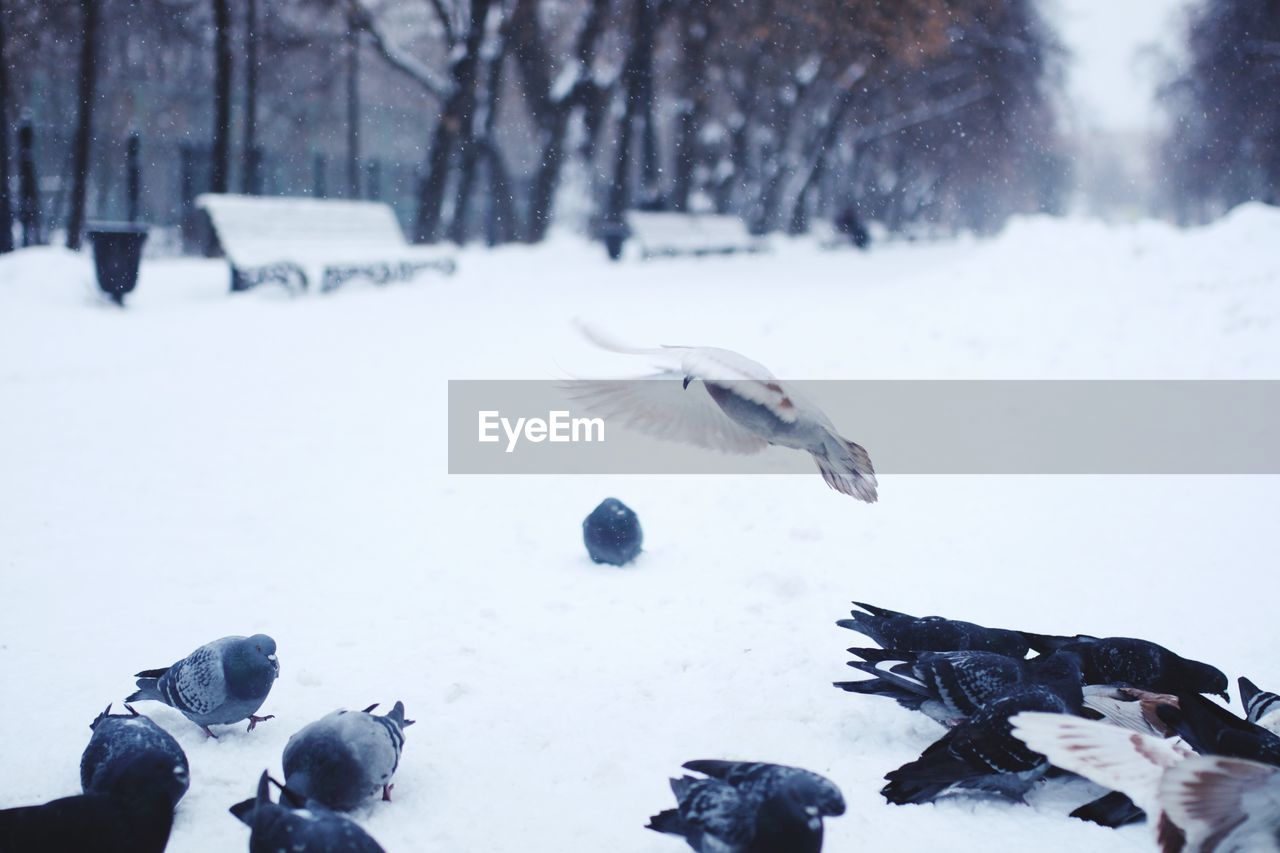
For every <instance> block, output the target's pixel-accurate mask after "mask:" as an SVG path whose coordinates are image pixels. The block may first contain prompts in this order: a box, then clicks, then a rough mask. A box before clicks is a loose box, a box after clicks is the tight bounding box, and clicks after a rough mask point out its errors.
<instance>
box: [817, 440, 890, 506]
mask: <svg viewBox="0 0 1280 853" xmlns="http://www.w3.org/2000/svg"><path fill="white" fill-rule="evenodd" d="M813 461H814V462H816V463H818V471H820V472H821V473H822V479H824V480H826V481H827V485H828V486H830V487H831V488H833V489H835V490H836V491H837V492H840V493H841V494H845V495H849V496H850V497H853V498H857V499H858V500H860V501H866V502H867V503H869V504H872V503H875V502H876V498H877V495H876V486H877V485H878V484H877V482H876V472H875V469H874V468H873V467H871V457H870V456H869V455H867V451H866V450H864V449H863V448H862V446H861V445H858V444H854V443H853V442H852V441H848V440H846V439H843V438H840V437H839V436H835V435H833V436H831V440H828V441H827V443H826V453H825V454H824V455H822V456H818V455H814V457H813Z"/></svg>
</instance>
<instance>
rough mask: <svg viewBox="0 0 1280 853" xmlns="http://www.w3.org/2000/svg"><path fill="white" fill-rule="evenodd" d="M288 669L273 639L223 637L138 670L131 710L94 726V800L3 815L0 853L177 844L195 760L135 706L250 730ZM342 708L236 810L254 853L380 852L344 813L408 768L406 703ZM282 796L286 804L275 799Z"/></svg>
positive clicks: (90, 791)
mask: <svg viewBox="0 0 1280 853" xmlns="http://www.w3.org/2000/svg"><path fill="white" fill-rule="evenodd" d="M279 672H280V664H279V661H278V660H277V659H276V644H275V641H274V640H272V639H271V638H270V637H268V636H266V635H265V634H255V635H254V636H252V637H223V638H222V639H220V640H214V641H213V642H211V643H208V644H206V645H203V646H201V647H200V648H198V649H196V650H195V651H194V652H192V653H191V654H189V655H187V656H186V657H185V658H183V659H182V660H180V661H178V662H177V663H175V664H173V665H172V666H169V667H166V668H164V669H154V670H146V671H144V672H140V673H138V675H137V678H138V682H137V686H138V690H137V692H135V693H134V694H132V695H131V696H129V697H128V698H127V699H126V700H125V706H124V707H125V710H126V712H127V713H124V714H112V713H111V706H110V705H108V706H107V709H106V710H105V711H103V712H102V713H101V714H99V715H98V717H97V718H96V719H95V720H94V721H93V722H92V723H91V724H90V729H92V732H93V734H92V736H91V737H90V738H89V744H88V746H86V747H85V750H84V753H83V755H82V756H81V758H80V782H81V786H82V788H83V789H84V793H82V794H79V795H76V796H71V797H64V798H62V799H58V800H53V801H52V802H48V803H45V804H43V805H38V806H26V807H21V808H12V809H5V810H3V811H0V853H48V852H49V851H55V852H56V851H78V853H93V852H94V851H101V852H102V853H153V851H154V853H159V851H162V850H164V849H165V846H166V845H167V844H168V842H169V831H170V829H171V827H172V825H173V814H174V809H175V808H176V807H177V805H178V801H179V800H181V799H182V797H183V795H184V794H186V792H187V787H188V785H189V784H190V765H189V763H188V761H187V756H186V755H185V754H184V753H183V751H182V747H180V746H179V745H178V742H177V741H176V740H174V738H173V736H172V735H170V734H169V733H168V732H166V731H165V730H164V729H163V728H161V727H160V726H159V725H157V724H156V723H155V722H154V721H152V720H151V719H150V718H148V717H146V716H143V715H142V714H139V713H138V712H137V711H135V710H134V708H133V706H132V704H130V703H132V702H138V701H142V700H153V701H157V702H163V703H164V704H166V705H169V706H171V707H173V708H176V709H177V710H178V711H180V712H182V714H183V715H184V716H185V717H186V718H187V719H189V720H190V721H191V722H193V723H195V724H196V725H198V726H200V728H201V729H203V730H204V732H205V734H206V735H208V736H209V737H212V738H216V737H217V735H215V734H214V733H213V731H212V730H211V729H210V728H209V727H210V726H216V725H231V724H234V723H239V722H243V721H245V720H248V721H249V727H248V728H249V730H250V731H252V730H253V729H254V728H255V727H256V726H257V725H258V723H261V722H263V721H264V720H270V719H272V716H273V715H267V716H263V717H259V716H257V711H258V709H259V708H261V707H262V703H263V702H265V701H266V698H267V694H268V693H270V692H271V687H272V685H273V684H274V682H275V680H276V676H277V675H278V674H279ZM376 707H377V706H376V705H371V706H370V707H368V708H365V709H364V710H363V711H334V712H333V713H331V714H328V715H326V716H324V717H322V718H320V719H319V720H316V721H315V722H313V723H311V724H310V725H307V726H304V727H303V728H302V729H300V730H299V731H298V732H297V733H296V734H294V735H293V737H291V738H290V739H289V742H288V744H286V745H285V749H284V756H283V762H282V763H283V766H284V782H283V783H280V782H277V781H276V780H274V779H272V778H271V777H270V776H269V775H268V774H267V773H266V772H264V773H263V774H262V775H261V777H260V778H259V780H258V786H257V792H256V793H255V795H254V796H253V797H250V798H249V799H247V800H244V801H243V802H240V803H237V804H235V805H233V806H231V808H230V811H231V814H233V815H234V816H235V817H237V818H239V819H240V820H241V821H243V822H244V823H245V824H247V825H248V826H249V827H250V830H251V833H250V837H249V850H250V851H251V853H268V851H270V853H276V851H309V853H326V851H334V853H337V851H348V853H379V852H380V851H381V850H382V848H381V847H380V846H379V845H378V843H377V842H376V841H374V840H373V839H372V838H371V837H369V835H368V834H367V833H366V832H365V831H364V830H363V829H362V828H361V827H360V826H359V825H358V824H357V823H355V822H354V821H353V820H351V819H350V818H348V817H346V816H345V815H343V814H341V813H342V812H347V811H351V810H353V809H355V808H356V807H358V806H360V805H361V804H363V803H364V802H366V801H367V800H368V799H370V798H371V797H375V796H377V795H378V794H379V793H381V794H382V796H383V798H384V799H390V797H391V788H392V787H393V786H392V784H391V778H392V776H393V775H394V774H395V771H396V767H397V766H398V765H399V763H400V752H401V750H402V749H403V748H404V730H405V728H406V727H407V726H409V725H412V723H413V721H412V720H407V719H405V716H404V705H403V704H401V703H400V702H397V703H396V704H395V707H393V708H392V709H391V712H390V713H388V714H385V715H382V716H376V715H374V713H373V711H374V709H375V708H376ZM272 786H274V787H276V788H277V789H279V791H280V794H279V799H278V801H273V800H272V798H271V788H272Z"/></svg>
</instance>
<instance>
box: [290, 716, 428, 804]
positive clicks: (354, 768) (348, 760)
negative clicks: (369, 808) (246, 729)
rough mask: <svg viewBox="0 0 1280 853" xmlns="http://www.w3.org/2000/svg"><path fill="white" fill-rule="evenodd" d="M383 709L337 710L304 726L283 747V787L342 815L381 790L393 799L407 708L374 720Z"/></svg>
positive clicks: (386, 796) (384, 796)
mask: <svg viewBox="0 0 1280 853" xmlns="http://www.w3.org/2000/svg"><path fill="white" fill-rule="evenodd" d="M376 707H378V706H377V705H376V704H374V705H370V706H369V707H368V708H365V709H364V710H363V711H334V712H333V713H331V714H326V715H325V716H323V717H321V718H320V719H319V720H316V721H315V722H314V723H311V724H310V725H307V726H304V727H303V728H302V729H300V730H299V731H298V732H297V733H296V734H294V736H293V737H291V738H289V742H288V743H287V744H285V747H284V760H283V764H284V783H285V786H286V787H288V789H289V790H290V791H291V792H293V793H295V794H297V795H299V796H301V797H303V798H305V799H308V800H315V801H316V802H318V803H322V804H323V805H325V806H327V807H328V808H331V809H335V810H337V811H344V812H345V811H351V810H352V809H354V808H356V807H357V806H359V805H360V804H361V803H363V802H364V801H365V800H367V799H368V798H369V797H371V796H373V795H374V794H376V793H378V791H379V790H381V791H382V798H383V799H384V800H390V799H391V788H392V785H391V777H392V776H394V775H395V772H396V768H397V767H398V766H399V765H400V752H401V750H402V749H403V748H404V730H405V727H406V726H411V725H413V720H406V719H405V718H404V703H403V702H397V703H396V704H395V706H394V707H393V708H392V709H391V712H390V713H388V714H385V715H383V716H380V717H379V716H375V715H374V714H373V713H372V711H373V709H374V708H376Z"/></svg>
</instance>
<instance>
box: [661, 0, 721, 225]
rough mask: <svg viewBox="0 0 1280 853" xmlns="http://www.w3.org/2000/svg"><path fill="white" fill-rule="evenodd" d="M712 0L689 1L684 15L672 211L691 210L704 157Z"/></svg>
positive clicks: (708, 98) (708, 93) (709, 94)
mask: <svg viewBox="0 0 1280 853" xmlns="http://www.w3.org/2000/svg"><path fill="white" fill-rule="evenodd" d="M711 2H712V0H687V2H686V5H685V7H684V9H683V14H682V16H681V27H682V30H683V32H682V36H683V41H684V49H683V51H682V54H681V59H680V70H681V76H682V77H683V80H684V94H683V96H682V97H681V99H680V107H679V118H678V122H677V130H676V150H675V179H674V180H673V181H672V185H671V198H670V204H671V209H672V210H678V211H686V210H688V209H689V197H690V195H692V194H693V189H694V187H693V178H694V170H695V169H696V168H697V166H698V162H699V160H700V159H701V157H700V154H701V151H702V146H701V143H700V140H699V138H698V137H699V134H700V133H701V132H702V125H703V123H704V121H705V120H706V115H707V109H708V105H709V103H710V98H711V92H710V87H709V85H708V80H707V47H708V45H709V43H710V41H711Z"/></svg>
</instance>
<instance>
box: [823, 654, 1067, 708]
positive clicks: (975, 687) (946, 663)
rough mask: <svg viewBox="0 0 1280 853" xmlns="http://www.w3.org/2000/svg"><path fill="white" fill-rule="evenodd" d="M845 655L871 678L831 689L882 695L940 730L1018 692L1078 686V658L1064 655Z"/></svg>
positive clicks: (840, 683) (855, 667)
mask: <svg viewBox="0 0 1280 853" xmlns="http://www.w3.org/2000/svg"><path fill="white" fill-rule="evenodd" d="M849 651H850V652H852V653H853V654H855V655H858V656H859V657H861V658H863V660H861V661H849V666H851V667H853V668H854V669H857V670H861V671H862V672H865V673H868V674H869V675H874V676H875V678H870V679H864V680H862V681H838V682H836V687H839V688H841V689H843V690H847V691H849V692H850V693H862V694H866V695H873V696H886V697H888V698H890V699H894V700H896V701H897V702H898V704H899V705H902V706H903V707H904V708H910V709H911V710H913V711H920V712H922V713H924V714H927V715H928V716H929V717H931V718H932V719H934V720H936V721H938V722H939V723H942V724H943V725H944V726H952V725H955V724H956V723H959V722H961V721H963V720H965V719H966V718H968V717H971V716H973V715H974V714H976V713H978V711H980V710H981V709H982V708H983V707H984V706H985V705H986V704H987V703H988V702H991V701H992V700H994V699H998V698H999V697H1001V696H1004V695H1006V694H1008V693H1010V692H1011V691H1013V690H1015V689H1017V688H1020V687H1026V686H1029V685H1033V684H1040V683H1046V682H1047V683H1051V684H1052V683H1058V682H1060V681H1066V682H1070V681H1071V679H1073V678H1074V680H1075V681H1076V682H1077V683H1079V682H1080V658H1079V656H1078V655H1076V654H1075V653H1074V652H1069V651H1060V652H1054V653H1053V654H1052V655H1048V656H1045V657H1039V658H1036V659H1034V660H1029V661H1028V660H1024V659H1022V658H1013V657H1009V656H1008V655H1001V654H996V653H995V652H973V651H968V652H899V651H885V650H883V649H849Z"/></svg>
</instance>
